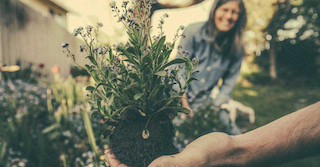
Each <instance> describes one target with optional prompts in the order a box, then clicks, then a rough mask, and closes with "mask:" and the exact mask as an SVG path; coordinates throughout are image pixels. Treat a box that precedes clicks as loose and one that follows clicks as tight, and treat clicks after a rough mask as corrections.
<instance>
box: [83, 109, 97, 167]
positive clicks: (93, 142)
mask: <svg viewBox="0 0 320 167" xmlns="http://www.w3.org/2000/svg"><path fill="white" fill-rule="evenodd" d="M81 113H82V118H83V122H84V125H85V128H86V132H87V135H88V139H89V143H90V147H91V150H92V151H93V152H94V156H93V157H94V166H96V167H98V166H99V154H98V150H97V144H96V139H95V137H94V134H93V130H92V125H91V120H90V118H89V114H88V112H87V110H86V108H84V109H82V112H81Z"/></svg>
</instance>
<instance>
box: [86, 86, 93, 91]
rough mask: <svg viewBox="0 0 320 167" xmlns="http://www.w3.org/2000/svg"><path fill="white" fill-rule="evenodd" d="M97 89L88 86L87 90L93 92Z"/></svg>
mask: <svg viewBox="0 0 320 167" xmlns="http://www.w3.org/2000/svg"><path fill="white" fill-rule="evenodd" d="M94 89H95V88H94V87H93V86H87V88H86V90H88V91H93V90H94Z"/></svg>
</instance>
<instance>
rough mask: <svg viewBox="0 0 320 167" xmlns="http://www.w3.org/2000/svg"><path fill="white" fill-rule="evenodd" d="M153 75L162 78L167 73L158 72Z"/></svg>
mask: <svg viewBox="0 0 320 167" xmlns="http://www.w3.org/2000/svg"><path fill="white" fill-rule="evenodd" d="M154 75H158V76H162V77H164V76H166V75H167V72H166V71H158V72H156V73H154Z"/></svg>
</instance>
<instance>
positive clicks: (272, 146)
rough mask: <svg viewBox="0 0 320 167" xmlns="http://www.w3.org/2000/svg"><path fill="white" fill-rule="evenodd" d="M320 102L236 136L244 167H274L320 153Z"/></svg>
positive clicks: (239, 161) (239, 158)
mask: <svg viewBox="0 0 320 167" xmlns="http://www.w3.org/2000/svg"><path fill="white" fill-rule="evenodd" d="M319 118H320V102H318V103H316V104H313V105H311V106H309V107H306V108H304V109H301V110H299V111H297V112H294V113H292V114H289V115H287V116H284V117H282V118H280V119H278V120H276V121H273V122H271V123H269V124H267V125H265V126H262V127H260V128H258V129H256V130H253V131H250V132H248V133H246V134H243V135H238V136H235V137H234V138H235V141H236V145H235V148H236V150H238V152H236V153H235V155H234V156H235V157H237V161H238V163H239V164H242V165H241V166H270V165H276V164H280V163H283V162H287V161H290V160H294V159H297V158H304V157H306V156H312V155H316V154H319V153H320V144H319V143H320V124H319V120H320V119H319Z"/></svg>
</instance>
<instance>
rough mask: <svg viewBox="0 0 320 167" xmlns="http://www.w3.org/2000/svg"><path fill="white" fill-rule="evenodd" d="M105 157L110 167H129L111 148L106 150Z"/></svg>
mask: <svg viewBox="0 0 320 167" xmlns="http://www.w3.org/2000/svg"><path fill="white" fill-rule="evenodd" d="M104 155H105V159H106V161H107V163H108V164H109V165H110V167H128V166H127V165H125V164H122V163H121V162H120V161H119V160H118V159H117V158H116V157H115V156H114V154H113V153H112V152H111V150H110V149H107V150H105V152H104Z"/></svg>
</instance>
